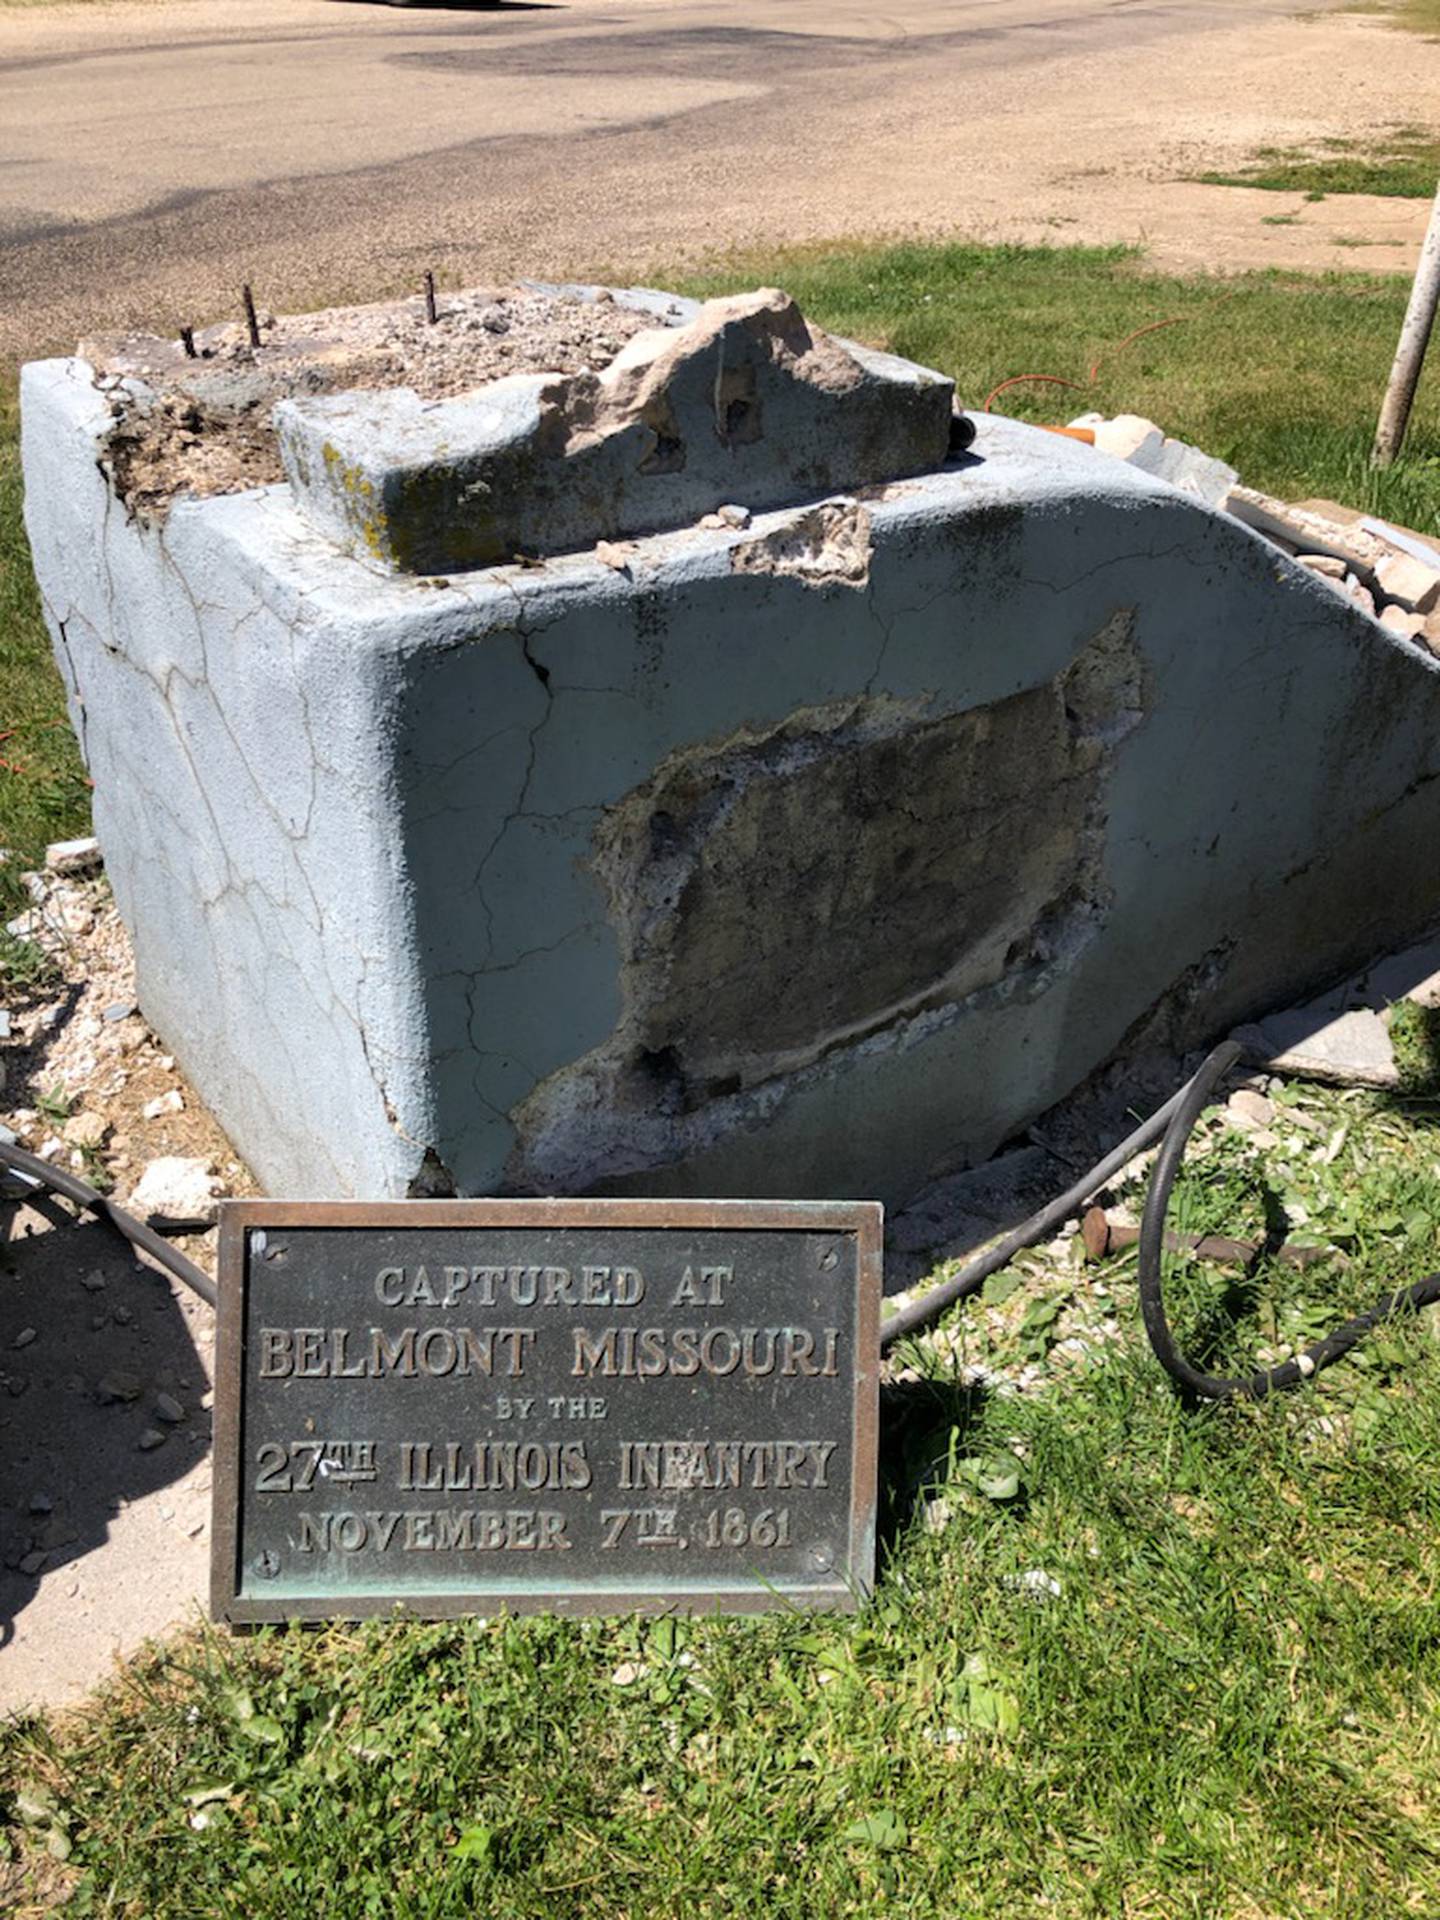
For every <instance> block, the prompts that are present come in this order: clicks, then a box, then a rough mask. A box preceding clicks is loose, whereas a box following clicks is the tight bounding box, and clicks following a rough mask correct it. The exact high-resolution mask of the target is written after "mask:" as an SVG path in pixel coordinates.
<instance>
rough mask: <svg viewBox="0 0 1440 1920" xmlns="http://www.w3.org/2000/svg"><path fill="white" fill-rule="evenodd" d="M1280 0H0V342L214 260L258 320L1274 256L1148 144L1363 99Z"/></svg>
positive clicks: (1402, 229) (1220, 132) (217, 282)
mask: <svg viewBox="0 0 1440 1920" xmlns="http://www.w3.org/2000/svg"><path fill="white" fill-rule="evenodd" d="M1292 9H1293V0H886V10H885V11H884V12H883V13H881V12H875V11H873V10H871V9H868V8H863V7H861V6H859V5H856V4H850V3H849V0H770V4H768V5H767V6H766V7H764V8H763V9H760V8H758V7H755V6H753V5H752V6H749V7H745V6H741V5H736V4H721V3H720V0H559V3H556V4H541V0H525V3H522V0H514V3H513V4H507V5H504V6H497V7H478V8H477V7H468V6H463V5H458V4H451V5H445V6H441V5H432V6H424V7H415V6H412V7H409V8H406V9H403V10H401V9H395V8H390V7H386V6H383V5H375V4H366V3H365V0H121V3H120V4H118V5H101V6H86V7H76V6H70V5H59V6H56V7H53V8H47V7H38V8H36V7H27V8H22V9H20V10H18V11H17V10H13V9H7V8H5V7H4V5H3V0H0V357H3V358H5V359H10V358H13V357H15V356H16V355H19V354H22V353H36V352H40V351H46V350H54V349H57V348H58V349H68V348H69V347H70V346H71V345H73V342H74V339H75V338H76V337H77V336H78V335H79V334H80V333H82V332H85V331H88V330H92V329H94V328H97V327H102V326H109V325H115V324H130V323H136V324H158V325H162V326H165V327H173V326H178V325H180V324H181V323H182V322H185V321H189V322H192V323H196V324H199V323H203V322H206V321H208V320H211V319H213V318H216V317H218V316H219V315H221V314H223V313H228V312H229V311H231V310H232V308H233V307H234V304H235V300H236V296H237V290H238V286H239V283H240V281H241V280H242V279H250V280H252V281H253V282H254V284H255V286H256V289H257V293H258V294H259V296H260V298H261V299H262V300H263V301H264V302H265V303H267V304H269V305H271V306H275V307H281V306H294V305H303V304H315V303H318V302H321V301H325V300H330V299H335V298H348V297H355V298H363V297H372V296H375V295H377V294H379V293H381V292H386V291H390V290H392V289H394V288H397V287H404V286H409V285H412V284H413V283H415V282H416V281H418V279H419V276H420V275H421V273H422V272H423V271H424V270H425V269H426V268H427V267H429V268H433V269H435V270H436V271H437V272H438V273H439V275H440V276H441V279H442V283H443V282H445V281H447V280H448V281H449V282H451V283H452V284H454V283H459V282H462V281H463V282H486V281H500V280H504V279H507V278H511V277H513V276H515V275H518V274H522V273H531V274H542V275H550V276H554V275H562V276H563V275H575V274H580V273H604V274H608V275H610V276H612V277H619V276H625V277H629V276H632V275H635V274H637V273H639V272H643V271H645V270H646V269H650V270H652V271H658V270H661V269H663V267H664V266H666V265H670V266H674V265H677V264H681V263H683V262H684V261H686V260H688V259H692V258H696V257H700V256H707V257H708V256H714V255H715V254H717V253H721V252H725V251H727V250H733V249H744V248H745V247H747V246H752V245H768V244H772V243H775V242H787V241H806V240H811V239H816V238H822V239H823V238H838V237H847V236H850V235H854V234H886V233H899V232H937V231H952V232H953V231H956V230H960V231H965V232H968V233H971V234H980V235H984V234H990V233H1002V232H1003V233H1006V234H1011V235H1014V236H1016V237H1021V238H1025V237H1046V238H1051V239H1067V238H1078V237H1102V238H1137V237H1145V238H1149V239H1152V240H1153V239H1155V238H1156V237H1157V236H1158V239H1159V252H1160V255H1161V257H1168V258H1174V259H1177V260H1182V261H1183V260H1185V259H1186V258H1187V257H1190V258H1192V259H1193V260H1195V261H1196V262H1198V263H1203V262H1204V261H1205V259H1206V255H1207V249H1208V250H1209V252H1210V253H1217V252H1218V253H1219V254H1221V255H1222V256H1223V260H1222V262H1221V263H1225V264H1228V263H1231V262H1232V261H1233V262H1234V263H1237V264H1245V263H1246V260H1247V258H1249V257H1250V256H1249V255H1247V253H1246V247H1247V246H1250V248H1251V254H1253V255H1254V257H1255V258H1259V259H1266V260H1268V259H1270V258H1275V259H1277V260H1278V261H1279V262H1281V263H1284V262H1285V261H1287V260H1291V261H1293V260H1295V259H1296V257H1297V256H1296V248H1297V246H1299V245H1301V244H1302V240H1301V239H1297V237H1296V235H1295V234H1294V233H1293V232H1292V231H1290V230H1288V229H1270V230H1268V231H1267V230H1262V229H1259V220H1258V215H1257V214H1256V213H1255V212H1254V210H1253V209H1251V210H1249V211H1248V212H1246V213H1245V215H1244V221H1245V231H1244V232H1243V233H1237V234H1235V235H1229V236H1227V233H1226V230H1225V222H1224V221H1223V220H1221V221H1219V222H1218V223H1217V222H1216V220H1215V219H1214V217H1213V199H1214V194H1215V190H1213V189H1202V188H1196V187H1184V186H1181V187H1178V188H1176V187H1175V185H1174V181H1175V178H1176V169H1175V167H1174V166H1173V165H1171V164H1169V163H1168V161H1167V154H1168V153H1169V152H1170V151H1171V150H1172V149H1174V150H1176V151H1177V152H1179V151H1181V150H1183V151H1185V152H1189V151H1190V150H1191V148H1192V147H1194V148H1196V150H1200V149H1204V150H1205V151H1207V152H1210V151H1213V150H1217V149H1218V150H1221V151H1229V150H1231V149H1234V150H1235V151H1236V152H1237V153H1238V152H1243V151H1245V150H1246V149H1247V148H1248V146H1249V144H1251V143H1252V142H1253V141H1254V140H1255V138H1256V136H1257V135H1263V134H1264V133H1265V132H1266V131H1267V130H1269V131H1270V132H1272V133H1273V132H1274V130H1275V128H1276V125H1277V121H1278V122H1282V123H1283V125H1284V126H1285V127H1291V126H1295V125H1298V126H1301V127H1302V128H1303V127H1304V126H1306V125H1309V124H1311V123H1314V124H1326V125H1331V126H1333V125H1335V124H1336V119H1337V117H1338V118H1339V120H1340V121H1341V122H1342V123H1349V122H1352V121H1354V122H1362V123H1363V122H1364V119H1365V115H1366V114H1367V112H1371V111H1373V107H1374V104H1375V96H1374V95H1373V93H1371V94H1368V95H1367V92H1366V89H1367V87H1368V86H1369V85H1370V82H1369V80H1368V79H1367V78H1366V77H1365V75H1364V73H1363V72H1360V71H1359V70H1358V69H1357V67H1356V62H1355V59H1354V58H1350V59H1347V61H1346V63H1345V69H1344V71H1342V70H1341V69H1340V68H1339V67H1338V66H1337V64H1336V59H1335V48H1334V46H1332V45H1331V44H1330V43H1329V42H1328V41H1327V40H1326V39H1325V36H1326V34H1327V33H1330V32H1331V31H1332V29H1333V30H1337V31H1338V30H1339V29H1335V28H1334V23H1327V22H1323V21H1322V22H1319V23H1312V24H1311V25H1310V26H1308V27H1307V26H1304V25H1298V26H1297V24H1296V23H1295V21H1294V19H1293V17H1292ZM1345 30H1346V31H1350V32H1353V31H1361V32H1363V31H1364V28H1363V25H1362V26H1361V27H1360V28H1358V29H1357V27H1356V23H1354V22H1349V23H1346V26H1345ZM1394 38H1395V37H1394V36H1390V40H1391V43H1392V45H1393V43H1394ZM1374 40H1375V35H1374V31H1373V30H1372V32H1371V42H1372V43H1373V42H1374ZM1405 44H1406V46H1407V48H1409V47H1412V46H1413V47H1414V48H1416V49H1417V50H1418V49H1419V48H1420V46H1421V43H1419V42H1411V41H1409V40H1408V39H1407V41H1406V43H1405ZM1355 45H1356V46H1360V47H1361V51H1362V52H1363V51H1364V45H1363V44H1362V43H1360V42H1356V43H1355ZM1347 48H1348V51H1349V52H1350V53H1352V54H1353V51H1354V49H1353V47H1349V46H1348V43H1347ZM1418 57H1423V56H1418ZM1432 64H1433V59H1432ZM1359 66H1360V68H1362V69H1363V67H1364V61H1363V60H1361V61H1360V63H1359ZM1267 76H1268V77H1267ZM1282 85H1283V96H1282V93H1281V91H1280V89H1281V87H1282ZM1414 97H1415V96H1414V95H1413V93H1412V95H1411V98H1412V100H1413V98H1414ZM1167 193H1168V195H1169V197H1168V198H1167V197H1166V196H1167ZM1206 193H1209V194H1210V195H1211V203H1210V205H1211V217H1209V218H1205V217H1202V216H1201V215H1200V213H1199V210H1198V209H1199V206H1200V201H1199V200H1198V199H1196V198H1195V196H1203V195H1205V194H1206ZM1187 196H1188V198H1187ZM1252 198H1256V199H1258V198H1259V196H1251V195H1248V194H1240V195H1238V196H1232V197H1231V200H1230V202H1229V203H1228V206H1229V208H1230V210H1231V211H1233V207H1234V204H1235V202H1236V201H1237V200H1238V201H1241V202H1245V201H1249V200H1250V199H1252ZM1269 207H1270V209H1271V210H1273V202H1271V203H1269ZM1226 217H1227V218H1229V213H1228V212H1227V215H1226ZM1388 217H1389V219H1390V220H1391V222H1392V224H1393V223H1395V222H1399V226H1398V227H1397V228H1396V231H1397V232H1398V233H1400V235H1401V238H1400V239H1398V240H1393V241H1388V242H1386V243H1385V244H1393V245H1395V246H1397V247H1398V246H1399V245H1401V244H1402V243H1406V244H1408V241H1407V240H1406V236H1408V225H1406V224H1405V223H1406V222H1407V221H1410V220H1411V216H1410V213H1409V211H1408V210H1407V209H1406V208H1404V207H1403V206H1401V207H1399V209H1398V211H1397V203H1392V205H1391V209H1390V212H1389V215H1388ZM1351 224H1352V225H1353V219H1352V222H1351ZM1412 224H1413V222H1412ZM1172 229H1173V232H1172ZM1251 229H1255V230H1257V231H1256V232H1253V233H1252V232H1251ZM1192 232H1193V234H1194V235H1195V236H1196V240H1195V241H1194V242H1192V241H1190V240H1188V239H1187V237H1186V236H1187V235H1188V234H1190V233H1192ZM1252 243H1253V245H1252ZM1187 247H1188V249H1189V253H1188V256H1187ZM1334 264H1347V265H1354V264H1357V263H1356V262H1355V261H1353V260H1348V261H1347V260H1340V259H1336V260H1335V262H1334ZM1364 264H1365V265H1367V266H1384V265H1399V264H1404V263H1403V261H1400V260H1397V259H1390V260H1386V259H1384V258H1383V257H1382V258H1379V259H1370V260H1367V261H1365V262H1364Z"/></svg>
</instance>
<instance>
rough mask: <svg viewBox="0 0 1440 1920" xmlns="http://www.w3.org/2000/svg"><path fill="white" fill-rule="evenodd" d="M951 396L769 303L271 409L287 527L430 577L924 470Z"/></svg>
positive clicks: (753, 301)
mask: <svg viewBox="0 0 1440 1920" xmlns="http://www.w3.org/2000/svg"><path fill="white" fill-rule="evenodd" d="M953 398H954V386H953V382H951V381H950V380H949V379H947V378H946V377H945V376H944V375H943V374H939V373H933V372H931V371H929V370H928V369H925V368H917V367H915V366H913V365H911V364H910V363H909V362H907V361H903V360H897V359H895V358H894V357H893V356H891V355H889V354H883V353H876V352H873V351H871V350H870V349H869V348H865V347H859V346H855V345H853V344H851V343H849V342H847V341H841V340H838V339H835V338H833V337H832V336H831V335H829V334H826V333H824V332H822V331H821V329H820V328H818V327H813V326H811V325H810V323H809V322H808V321H807V320H806V319H805V316H804V315H803V314H802V313H801V311H800V309H799V307H798V306H797V305H796V304H795V302H794V301H793V300H792V299H791V298H790V296H789V295H788V294H785V293H781V292H779V291H777V290H776V289H773V288H770V289H764V290H762V291H760V292H756V293H749V294H740V295H735V296H732V297H731V298H728V299H724V300H712V301H710V302H708V303H707V304H706V305H705V306H703V307H702V308H701V309H700V311H699V312H698V314H696V316H695V318H694V319H693V320H691V321H690V322H689V323H688V324H686V325H685V326H683V327H664V328H655V329H650V330H647V331H646V332H643V333H640V334H637V335H636V336H635V337H634V338H633V339H632V340H631V341H630V342H629V343H628V344H627V345H626V346H625V347H624V349H623V350H622V351H621V353H620V354H619V355H618V357H617V358H616V359H615V360H614V361H612V362H611V364H610V365H609V366H608V367H607V368H606V369H605V370H604V372H602V373H599V374H596V373H592V372H579V373H569V374H545V373H540V374H515V375H512V376H510V377H509V378H507V379H503V380H497V381H493V382H492V383H491V384H490V385H488V386H484V387H480V388H478V389H476V390H475V391H474V392H473V393H469V394H465V395H462V396H460V397H458V398H455V399H448V400H439V401H428V402H427V401H422V400H421V399H420V398H419V396H418V395H417V394H415V393H414V392H413V391H411V390H410V389H408V388H404V387H399V388H394V389H391V390H389V391H386V392H352V393H345V394H327V395H321V396H316V397H297V398H292V399H288V400H283V401H281V402H280V403H279V404H278V405H277V406H276V408H275V413H274V420H275V426H276V429H277V432H278V434H279V441H280V453H281V458H282V460H283V462H284V466H285V472H286V476H287V478H288V479H289V481H290V486H291V489H292V492H293V494H294V497H295V502H296V505H297V507H298V508H299V511H300V512H301V514H302V515H303V516H304V517H305V518H306V519H307V520H308V521H309V522H310V523H311V525H312V526H313V527H314V528H315V529H316V530H317V531H318V532H320V533H323V534H325V535H327V536H328V537H329V538H331V539H333V540H335V541H338V542H339V543H340V544H341V545H342V546H344V547H345V548H346V549H347V550H348V551H350V552H352V553H354V554H356V555H358V556H359V557H360V558H362V559H368V560H370V561H373V562H374V563H376V564H377V565H379V566H381V567H383V568H385V569H387V570H396V571H399V572H403V573H431V574H443V573H447V572H452V571H460V570H463V569H466V568H473V567H486V566H493V565H496V564H497V563H503V562H505V561H509V560H512V559H514V558H515V557H516V556H517V555H520V554H527V555H536V554H546V553H563V552H571V551H575V550H577V549H580V548H587V547H594V545H595V544H596V542H597V541H600V540H605V541H613V540H615V539H617V538H618V537H620V536H621V535H624V534H630V533H652V532H656V531H659V530H661V529H665V528H673V527H682V526H689V525H693V523H694V522H695V521H696V520H698V519H699V518H700V517H701V515H703V514H707V513H713V512H716V511H718V510H719V508H720V507H722V506H724V505H726V504H727V503H729V502H731V501H733V500H734V498H735V496H736V494H737V493H739V494H740V495H741V497H742V498H743V499H745V500H746V501H747V503H748V504H749V506H750V507H751V508H752V509H761V508H765V507H779V506H786V505H790V504H792V503H794V502H798V501H801V500H814V499H815V497H816V495H817V494H821V495H823V494H827V493H841V492H845V491H847V490H854V489H855V488H858V487H861V486H866V485H875V484H879V483H881V482H884V481H888V480H900V479H904V478H906V477H908V476H909V475H912V474H918V473H927V472H930V471H933V470H934V469H936V468H938V467H940V466H941V465H943V463H944V461H945V458H946V455H947V452H948V448H949V438H950V415H951V410H952V403H953Z"/></svg>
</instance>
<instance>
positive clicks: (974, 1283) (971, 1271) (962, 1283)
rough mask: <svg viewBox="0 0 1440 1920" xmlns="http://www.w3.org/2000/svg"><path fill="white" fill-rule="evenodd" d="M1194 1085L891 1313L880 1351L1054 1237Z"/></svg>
mask: <svg viewBox="0 0 1440 1920" xmlns="http://www.w3.org/2000/svg"><path fill="white" fill-rule="evenodd" d="M1193 1084H1194V1083H1193V1082H1189V1083H1187V1085H1186V1086H1184V1087H1182V1088H1181V1089H1180V1091H1179V1092H1178V1093H1175V1094H1172V1095H1171V1096H1170V1098H1169V1099H1168V1100H1167V1101H1166V1102H1165V1104H1164V1106H1163V1107H1157V1108H1156V1110H1155V1112H1154V1113H1152V1114H1151V1116H1150V1118H1149V1119H1148V1120H1146V1121H1145V1122H1144V1123H1143V1124H1142V1125H1140V1126H1138V1127H1137V1128H1136V1129H1135V1131H1134V1132H1133V1133H1131V1134H1127V1135H1126V1137H1125V1138H1124V1139H1123V1140H1122V1141H1121V1142H1120V1144H1119V1146H1118V1147H1113V1148H1112V1149H1111V1151H1110V1152H1109V1153H1107V1154H1106V1156H1105V1158H1104V1159H1103V1160H1101V1161H1100V1162H1099V1163H1098V1164H1097V1165H1096V1166H1093V1167H1092V1168H1091V1169H1090V1171H1089V1173H1087V1174H1085V1175H1084V1177H1083V1178H1082V1179H1080V1180H1077V1181H1076V1183H1075V1185H1074V1186H1073V1187H1067V1188H1066V1190H1065V1192H1064V1193H1062V1194H1060V1195H1058V1196H1057V1197H1056V1198H1055V1199H1054V1200H1052V1201H1050V1202H1049V1204H1048V1205H1047V1206H1043V1207H1042V1208H1041V1209H1040V1211H1039V1212H1038V1213H1032V1214H1031V1216H1030V1218H1029V1219H1028V1220H1025V1221H1023V1222H1022V1223H1021V1224H1020V1225H1019V1226H1018V1227H1015V1228H1013V1229H1012V1230H1011V1232H1009V1233H1007V1234H1006V1235H1005V1237H1004V1239H1003V1240H997V1241H996V1242H995V1244H994V1246H993V1247H990V1248H988V1249H987V1250H986V1251H985V1252H984V1253H981V1254H977V1255H976V1257H975V1258H974V1259H973V1260H971V1261H970V1262H969V1263H968V1265H966V1266H963V1267H962V1268H961V1269H960V1271H959V1272H958V1273H953V1274H951V1276H950V1278H949V1279H948V1280H942V1281H941V1283H940V1285H939V1286H938V1287H932V1288H931V1290H930V1291H929V1293H923V1294H921V1296H920V1298H919V1299H918V1300H912V1301H911V1302H910V1304H909V1306H907V1307H902V1308H901V1309H900V1311H899V1313H896V1314H892V1315H891V1317H890V1318H889V1319H888V1320H886V1321H885V1322H884V1323H883V1325H882V1326H881V1328H880V1351H881V1352H882V1353H884V1352H885V1350H886V1348H887V1347H892V1346H894V1344H895V1342H896V1341H897V1340H900V1339H903V1337H904V1336H905V1335H906V1334H907V1333H913V1332H914V1331H915V1329H916V1328H917V1327H924V1326H928V1325H929V1324H930V1322H931V1321H932V1320H938V1319H939V1317H940V1315H941V1314H942V1313H943V1312H944V1311H945V1309H946V1308H947V1307H953V1306H954V1304H955V1302H956V1301H957V1300H964V1299H966V1298H968V1296H969V1295H970V1294H972V1293H976V1292H978V1290H979V1289H980V1288H981V1287H983V1286H984V1284H985V1282H986V1281H987V1280H988V1279H989V1278H990V1276H991V1274H992V1273H998V1272H999V1271H1000V1269H1001V1268H1002V1267H1008V1266H1009V1264H1010V1262H1011V1261H1012V1260H1013V1259H1014V1258H1015V1256H1016V1254H1017V1253H1023V1252H1024V1251H1025V1249H1026V1248H1027V1247H1033V1246H1034V1245H1035V1242H1036V1241H1037V1240H1043V1239H1044V1238H1045V1236H1046V1234H1047V1233H1053V1232H1054V1231H1055V1229H1056V1227H1058V1226H1063V1224H1064V1223H1065V1221H1067V1220H1068V1219H1069V1218H1070V1216H1071V1214H1072V1213H1074V1212H1076V1211H1077V1209H1078V1208H1080V1207H1082V1206H1083V1205H1084V1204H1085V1202H1086V1201H1087V1200H1088V1199H1089V1198H1090V1196H1091V1195H1092V1194H1094V1193H1097V1192H1098V1191H1099V1189H1100V1188H1101V1187H1103V1186H1104V1185H1105V1183H1106V1182H1107V1181H1108V1180H1113V1179H1114V1178H1115V1175H1116V1174H1117V1173H1119V1171H1120V1169H1121V1168H1122V1167H1125V1166H1128V1165H1129V1163H1130V1162H1131V1161H1132V1160H1133V1159H1134V1158H1135V1156H1136V1154H1137V1153H1143V1152H1144V1150H1145V1148H1146V1147H1148V1146H1149V1145H1150V1143H1151V1142H1152V1141H1154V1140H1158V1139H1159V1138H1160V1135H1161V1134H1162V1133H1163V1132H1164V1131H1165V1127H1166V1124H1167V1123H1168V1121H1169V1120H1170V1117H1171V1115H1172V1114H1174V1113H1176V1112H1177V1111H1178V1110H1179V1107H1180V1103H1181V1101H1182V1100H1183V1099H1184V1098H1185V1095H1186V1094H1187V1092H1188V1091H1189V1088H1190V1086H1191V1085H1193Z"/></svg>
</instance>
